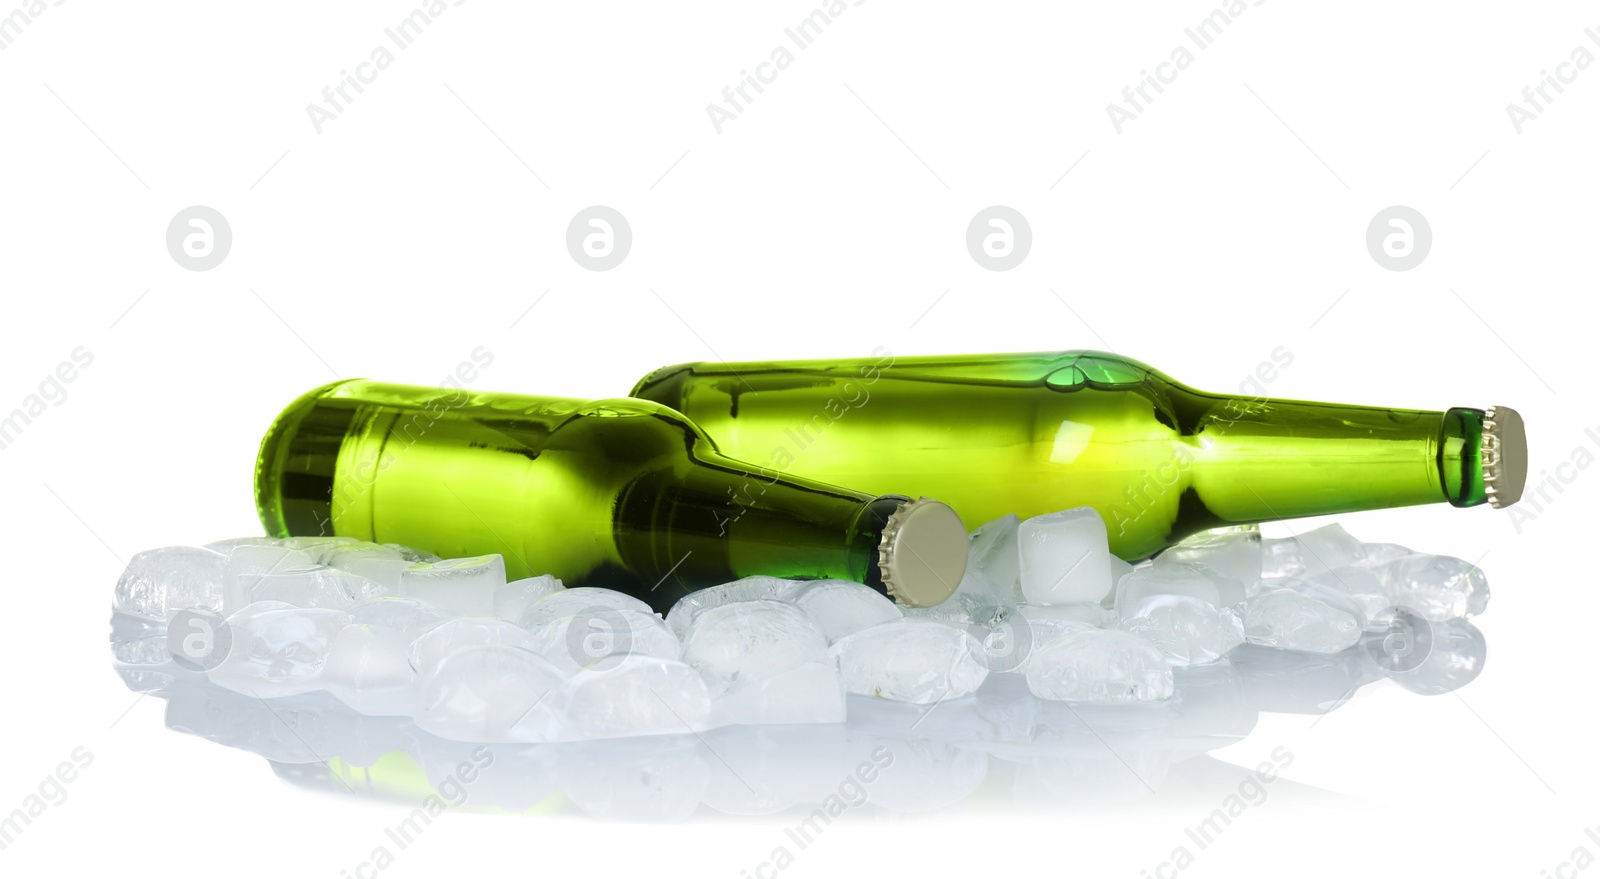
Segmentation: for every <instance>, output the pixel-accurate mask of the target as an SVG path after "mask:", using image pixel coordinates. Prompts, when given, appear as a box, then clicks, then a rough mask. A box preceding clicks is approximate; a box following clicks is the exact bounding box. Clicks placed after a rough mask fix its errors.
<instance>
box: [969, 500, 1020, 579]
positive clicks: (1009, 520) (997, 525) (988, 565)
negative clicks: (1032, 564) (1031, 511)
mask: <svg viewBox="0 0 1600 879" xmlns="http://www.w3.org/2000/svg"><path fill="white" fill-rule="evenodd" d="M1021 526H1022V520H1021V519H1018V518H1017V516H1016V514H1015V513H1008V514H1007V515H1004V516H1001V517H1000V518H998V519H995V520H994V521H993V522H988V523H986V524H984V525H983V526H982V527H980V528H979V529H978V530H976V531H974V532H972V538H971V544H970V548H969V549H968V551H967V568H968V570H975V571H977V572H978V573H980V574H983V575H984V576H985V577H988V578H989V582H991V583H993V584H995V585H996V586H998V587H1000V588H1001V589H1004V590H1005V591H1006V592H1007V593H1009V594H1010V595H1011V597H1012V599H1013V600H1014V601H1020V600H1022V558H1021V555H1020V553H1019V552H1018V549H1017V529H1018V528H1020V527H1021Z"/></svg>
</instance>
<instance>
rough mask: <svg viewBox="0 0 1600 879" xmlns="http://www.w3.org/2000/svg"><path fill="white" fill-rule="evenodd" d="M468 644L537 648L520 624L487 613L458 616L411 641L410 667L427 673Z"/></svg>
mask: <svg viewBox="0 0 1600 879" xmlns="http://www.w3.org/2000/svg"><path fill="white" fill-rule="evenodd" d="M470 647H496V648H507V649H509V648H513V647H515V648H518V649H522V650H526V651H528V652H529V653H534V654H537V653H538V650H539V644H538V642H537V641H535V640H534V638H533V635H532V634H530V633H529V632H528V631H527V630H526V629H523V628H522V627H521V626H517V625H513V624H511V623H508V622H504V621H502V620H495V619H488V618H486V617H457V618H455V619H453V620H448V621H446V622H443V623H440V624H439V625H437V626H434V627H433V628H431V629H429V630H428V631H426V632H424V633H423V634H422V635H421V636H420V637H418V638H417V639H416V640H415V641H413V642H412V643H411V649H410V651H409V652H408V653H407V659H409V660H410V662H411V667H412V668H414V669H416V670H417V671H419V672H421V673H423V674H428V673H429V672H430V671H431V670H432V669H434V668H437V667H438V666H439V665H440V664H441V663H443V662H444V661H445V660H446V659H448V658H449V657H450V656H452V655H454V654H456V653H458V652H460V651H462V650H465V649H467V648H470ZM541 659H542V657H541Z"/></svg>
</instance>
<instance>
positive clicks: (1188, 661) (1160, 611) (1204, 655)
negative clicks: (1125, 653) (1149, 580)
mask: <svg viewBox="0 0 1600 879" xmlns="http://www.w3.org/2000/svg"><path fill="white" fill-rule="evenodd" d="M1122 628H1124V629H1126V630H1127V631H1129V632H1132V633H1134V634H1136V635H1139V636H1141V637H1143V638H1144V639H1145V640H1146V641H1149V642H1150V643H1151V644H1154V645H1155V646H1156V649H1158V650H1160V651H1161V653H1162V655H1164V656H1165V657H1166V658H1167V662H1169V663H1171V664H1172V665H1174V666H1182V667H1187V666H1191V665H1205V664H1206V663H1209V662H1216V661H1217V660H1218V659H1221V658H1222V657H1224V656H1226V655H1227V654H1228V653H1229V651H1231V650H1233V648H1235V647H1238V646H1239V645H1240V644H1243V643H1244V621H1243V619H1241V618H1240V616H1239V611H1238V609H1237V608H1235V607H1233V606H1223V607H1219V606H1217V605H1216V604H1215V603H1213V602H1211V601H1208V600H1205V599H1202V598H1196V597H1194V596H1192V595H1151V596H1149V597H1147V598H1145V599H1143V600H1142V601H1140V602H1138V603H1137V604H1136V605H1133V606H1132V607H1131V608H1129V613H1128V614H1127V616H1126V617H1125V618H1124V619H1123V621H1122Z"/></svg>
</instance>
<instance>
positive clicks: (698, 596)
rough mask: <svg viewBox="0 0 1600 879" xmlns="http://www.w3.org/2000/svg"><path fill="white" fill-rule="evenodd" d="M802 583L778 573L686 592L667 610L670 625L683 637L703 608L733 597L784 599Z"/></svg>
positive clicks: (714, 605) (725, 601)
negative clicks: (782, 577)
mask: <svg viewBox="0 0 1600 879" xmlns="http://www.w3.org/2000/svg"><path fill="white" fill-rule="evenodd" d="M800 585H801V583H800V581H798V580H784V579H781V578H778V577H744V578H742V579H739V580H734V581H733V582H732V583H723V584H721V585H720V586H712V587H710V588H707V589H700V590H698V591H695V592H691V593H689V594H688V595H685V596H684V597H682V598H680V599H678V601H677V602H676V603H675V604H673V605H672V609H671V610H668V611H667V626H668V627H670V628H671V629H672V634H674V635H677V636H678V638H679V640H682V639H683V637H684V635H686V634H688V632H689V624H690V623H693V622H694V617H695V615H696V614H698V613H699V612H700V611H702V610H705V609H707V608H711V607H718V606H720V605H724V604H728V603H730V602H734V601H751V600H754V599H758V598H771V599H775V600H778V601H783V600H786V599H788V597H789V596H790V595H793V594H794V591H795V590H796V589H799V588H800Z"/></svg>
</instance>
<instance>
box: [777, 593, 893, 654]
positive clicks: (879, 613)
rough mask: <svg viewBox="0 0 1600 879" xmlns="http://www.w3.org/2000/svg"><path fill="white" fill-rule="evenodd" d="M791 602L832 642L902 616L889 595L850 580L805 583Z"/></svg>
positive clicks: (791, 597) (791, 598)
mask: <svg viewBox="0 0 1600 879" xmlns="http://www.w3.org/2000/svg"><path fill="white" fill-rule="evenodd" d="M789 601H790V602H792V603H793V604H794V605H795V606H796V607H798V608H800V610H802V611H804V612H805V614H806V615H807V616H809V617H811V621H812V622H814V623H816V624H817V628H819V629H821V630H822V636H823V637H824V638H827V639H828V642H829V643H832V642H834V641H837V640H839V639H840V638H843V637H844V636H845V635H848V634H850V633H851V632H859V631H861V630H862V629H865V628H868V627H871V626H876V625H877V624H879V623H886V622H888V621H889V620H897V619H900V616H901V612H900V607H899V605H897V604H895V603H894V602H893V601H891V600H890V599H889V598H888V596H886V595H884V594H883V593H881V592H879V591H878V590H876V589H873V588H872V587H870V586H863V585H861V584H860V583H852V582H850V581H848V580H816V581H813V582H810V583H804V584H802V585H801V586H800V588H799V589H797V590H795V591H794V593H793V594H792V595H790V596H789Z"/></svg>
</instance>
